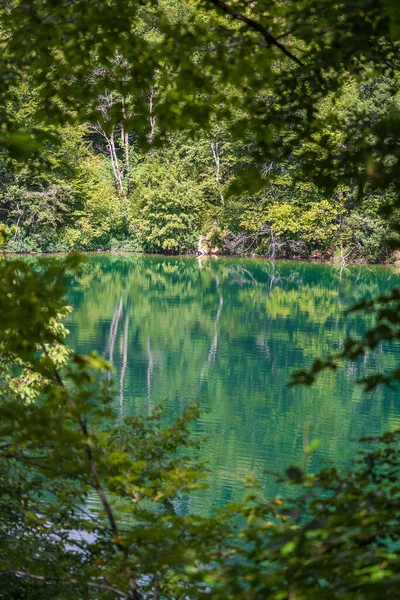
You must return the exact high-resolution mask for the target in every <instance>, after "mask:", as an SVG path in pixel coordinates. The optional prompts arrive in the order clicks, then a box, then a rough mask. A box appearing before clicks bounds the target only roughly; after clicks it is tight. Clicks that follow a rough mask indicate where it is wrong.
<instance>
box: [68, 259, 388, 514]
mask: <svg viewBox="0 0 400 600" xmlns="http://www.w3.org/2000/svg"><path fill="white" fill-rule="evenodd" d="M394 286H400V270H398V269H396V268H395V267H383V266H356V265H352V266H349V267H348V268H345V269H340V267H338V266H335V265H321V264H310V263H302V262H294V261H290V262H289V261H277V262H275V263H272V262H269V261H266V260H257V259H234V258H232V259H229V258H218V259H196V258H192V257H164V256H145V255H134V254H120V255H118V254H97V255H96V254H95V255H91V256H90V257H89V261H88V263H87V264H86V265H85V266H84V269H83V273H82V274H81V275H79V276H76V277H73V278H71V280H70V285H69V292H68V301H69V303H70V304H71V305H72V306H73V308H74V311H73V313H72V314H71V316H70V317H69V318H68V322H67V327H68V328H69V330H70V332H71V333H70V336H69V343H70V345H72V346H73V347H74V348H75V349H76V350H77V351H79V352H87V351H90V350H93V349H95V350H97V351H98V352H99V353H100V354H102V355H103V356H105V357H106V358H107V359H109V360H110V361H111V362H112V363H113V364H114V365H115V368H116V374H115V385H116V400H115V403H116V408H117V410H118V414H119V415H120V416H125V415H132V414H135V413H137V412H139V411H142V412H145V413H148V412H150V411H151V410H152V407H154V406H156V405H158V404H162V405H163V406H165V407H166V409H167V412H168V416H169V418H171V419H172V418H173V417H174V416H175V415H177V414H179V412H180V411H181V410H182V408H183V407H185V406H186V405H187V404H188V403H190V402H193V401H196V402H200V404H201V406H202V407H203V409H204V412H203V415H202V417H201V418H200V420H199V421H198V422H197V423H196V424H195V426H194V436H195V437H196V438H199V439H200V438H201V439H202V438H207V439H208V441H207V443H206V444H205V445H204V446H203V448H202V459H203V460H204V461H205V462H206V464H207V465H208V466H209V469H210V474H209V479H208V481H209V484H210V487H209V489H208V490H202V491H200V492H198V493H197V494H196V496H195V497H193V498H187V499H185V498H183V499H182V507H181V510H196V511H198V512H200V513H203V514H205V513H207V512H208V511H209V509H210V507H212V506H214V507H218V506H222V505H223V504H225V503H226V502H228V501H234V500H239V499H241V498H242V496H243V493H244V485H243V479H244V478H245V477H246V476H247V475H253V476H256V477H257V478H259V479H260V481H261V482H262V484H263V487H264V490H265V493H266V495H267V496H271V495H275V494H284V493H286V490H285V488H284V487H283V486H282V485H278V484H276V483H275V479H274V477H271V476H269V477H268V476H267V475H266V474H265V471H268V470H273V471H283V470H284V469H285V468H286V467H287V466H289V465H292V464H296V465H299V466H300V467H302V468H304V469H307V470H311V471H312V470H315V469H317V468H318V466H320V465H321V464H324V463H325V462H326V461H334V462H335V464H339V465H345V464H346V463H348V461H349V460H350V459H351V458H352V457H354V455H355V453H356V451H357V444H356V443H355V442H354V439H356V438H358V437H360V436H364V435H374V434H377V433H380V432H383V431H385V430H388V429H393V428H395V427H399V426H400V399H399V398H398V397H397V394H396V393H394V392H392V391H389V390H386V389H378V390H376V391H374V392H373V393H370V394H363V393H362V389H361V387H360V386H355V385H354V381H355V380H356V379H357V378H359V377H361V376H363V375H365V374H366V373H367V372H368V371H369V370H370V369H372V368H374V367H387V368H390V367H393V366H394V365H395V364H396V361H397V359H398V356H397V353H396V351H395V350H394V349H391V348H386V349H385V351H382V350H381V351H380V352H378V353H377V354H376V355H374V356H371V357H369V358H368V359H365V360H363V361H361V362H358V363H356V364H347V365H345V366H344V367H343V368H342V369H340V370H339V371H338V373H327V374H325V375H324V376H323V377H321V378H320V380H319V381H318V383H317V384H316V385H315V387H313V388H302V387H296V388H288V387H287V386H286V384H287V382H288V381H289V377H290V373H291V372H292V371H293V370H295V369H299V368H303V367H307V366H309V365H310V364H311V361H312V359H313V357H314V356H323V355H325V354H327V353H329V352H332V351H334V350H337V349H338V348H340V347H341V345H342V344H343V341H344V340H345V338H346V337H347V336H348V335H350V334H352V335H354V334H361V333H362V332H363V331H365V329H366V327H367V325H368V324H370V323H371V321H369V322H368V323H366V322H365V321H364V320H363V319H362V318H360V316H358V315H352V316H350V317H346V318H345V317H344V315H343V311H344V310H345V309H346V308H348V307H349V306H351V305H352V303H354V302H355V301H358V300H360V299H361V298H365V297H372V296H375V295H377V294H379V293H382V292H387V291H389V290H390V289H391V288H392V287H394ZM313 440H319V441H320V445H319V447H318V449H317V450H316V451H315V452H314V453H313V454H312V455H311V456H309V455H307V454H305V450H306V449H307V448H308V446H309V444H310V443H311V442H312V441H313Z"/></svg>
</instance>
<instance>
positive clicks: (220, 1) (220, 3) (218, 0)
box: [208, 0, 303, 66]
mask: <svg viewBox="0 0 400 600" xmlns="http://www.w3.org/2000/svg"><path fill="white" fill-rule="evenodd" d="M208 2H211V4H213V5H214V6H215V7H217V8H219V9H220V10H222V11H223V12H225V13H226V14H227V15H229V16H231V17H232V18H233V19H235V20H236V21H241V22H242V23H245V24H246V25H247V26H248V27H250V29H253V31H257V32H258V33H260V34H261V35H262V37H263V38H264V39H265V40H266V42H267V43H268V45H269V46H275V47H276V48H278V50H280V51H281V52H282V53H283V54H285V56H287V57H288V58H290V59H291V60H293V61H294V62H295V63H297V64H298V65H300V66H303V63H302V62H301V60H300V59H299V58H297V56H295V55H294V54H292V53H291V52H290V50H288V49H287V48H286V47H285V46H284V45H283V44H281V43H280V42H279V41H278V39H277V38H276V37H274V36H273V35H272V33H271V32H270V31H268V29H266V28H265V27H264V26H263V25H261V24H260V23H258V22H257V21H254V19H250V17H246V15H243V14H242V13H240V12H238V11H237V10H235V9H234V8H232V7H231V6H228V4H226V2H224V0H208Z"/></svg>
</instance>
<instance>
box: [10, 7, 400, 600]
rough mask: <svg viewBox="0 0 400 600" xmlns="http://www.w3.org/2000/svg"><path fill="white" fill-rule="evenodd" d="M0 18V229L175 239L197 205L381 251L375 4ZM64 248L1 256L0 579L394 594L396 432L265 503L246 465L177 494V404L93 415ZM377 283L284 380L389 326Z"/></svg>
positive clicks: (62, 590)
mask: <svg viewBox="0 0 400 600" xmlns="http://www.w3.org/2000/svg"><path fill="white" fill-rule="evenodd" d="M0 27H1V39H0V44H1V46H2V55H1V66H2V78H1V80H0V91H1V94H0V111H1V115H2V123H1V130H0V139H1V143H2V146H1V148H2V165H3V166H2V177H3V178H4V180H3V181H4V183H3V186H2V192H3V191H4V194H5V196H4V199H5V207H6V216H5V221H6V227H5V230H4V233H5V235H6V236H7V235H8V236H9V239H10V237H11V239H12V242H13V243H15V244H17V243H20V244H24V243H26V244H28V243H29V244H30V245H31V246H30V247H32V248H33V247H36V248H38V247H42V246H41V243H42V240H43V239H44V238H45V237H46V236H48V237H47V240H48V241H47V242H46V247H47V248H50V247H51V244H53V247H58V244H60V243H61V244H62V245H67V246H68V247H76V246H81V245H83V244H86V245H87V247H93V246H92V245H94V246H97V245H100V244H104V245H105V246H107V244H110V241H109V240H110V239H111V236H112V238H114V239H115V240H116V242H113V244H112V245H113V246H114V245H118V244H122V243H125V244H126V243H127V242H126V240H129V243H132V240H134V242H133V246H134V247H136V245H139V244H140V246H141V247H144V248H146V249H150V248H151V249H157V250H161V249H163V250H168V251H178V250H180V249H188V248H189V247H190V246H191V245H193V241H192V239H193V232H195V231H196V233H197V231H201V227H202V226H203V225H204V226H205V224H207V228H206V229H205V233H206V234H209V236H210V240H209V242H210V244H211V243H212V244H214V243H216V242H217V241H218V239H219V238H221V237H222V238H223V237H225V236H226V237H227V238H228V240H229V243H230V247H231V248H232V247H233V248H234V247H235V245H236V246H237V244H239V245H240V244H242V245H244V246H246V247H247V246H248V244H249V243H250V244H251V247H254V246H256V247H257V246H258V245H262V244H264V243H266V242H265V238H266V239H267V240H272V241H271V242H270V243H269V246H268V250H267V252H268V253H270V254H271V253H272V254H273V255H276V253H277V250H278V249H279V247H280V245H281V244H282V243H290V244H291V245H292V246H293V247H295V248H296V249H297V248H298V247H299V244H300V245H301V244H306V245H307V244H309V250H310V251H312V250H313V248H315V246H317V247H318V250H319V251H322V250H327V249H330V248H332V244H333V240H336V242H337V243H338V245H339V247H340V248H341V253H342V258H344V253H345V252H347V248H348V247H349V251H350V250H352V248H353V246H354V247H355V248H356V247H357V244H358V243H359V241H358V240H359V237H360V235H361V233H362V234H363V238H362V239H363V240H364V242H363V245H364V246H366V247H367V248H369V250H368V252H371V255H373V256H375V257H376V252H377V249H379V251H380V252H381V253H382V252H383V253H384V250H383V247H384V242H385V243H386V242H387V241H389V239H391V236H392V234H391V233H390V231H391V230H393V231H394V232H395V231H396V225H397V224H396V209H397V207H398V193H399V187H400V186H399V171H398V155H399V144H398V139H399V137H398V133H399V122H400V119H399V114H400V112H399V110H398V102H397V93H398V92H397V89H396V81H397V73H398V66H399V65H398V61H399V52H398V37H399V32H400V12H399V8H398V5H397V3H395V2H392V1H390V0H368V1H367V0H350V1H348V2H337V0H327V1H325V2H324V3H323V6H322V4H321V1H320V0H300V1H295V0H293V1H292V0H287V1H285V0H275V1H274V2H271V1H269V0H268V1H267V0H265V1H264V0H258V1H257V2H254V3H249V2H247V1H245V0H243V1H241V0H239V1H237V2H230V3H226V2H224V1H223V0H203V1H201V2H199V3H196V4H194V3H192V2H190V1H188V2H174V1H172V0H171V1H167V0H165V1H164V0H160V2H156V1H154V2H148V3H143V2H136V1H135V0H124V1H123V2H122V1H120V0H110V1H109V2H103V1H96V0H95V1H93V2H87V0H72V1H71V2H66V3H59V2H53V0H33V1H32V2H29V3H26V2H20V1H19V0H15V1H13V2H10V3H2V5H1V19H0ZM215 123H218V125H219V126H220V127H221V128H222V129H221V130H218V131H217V132H216V131H215V129H214V128H215V127H216V125H215ZM88 124H89V125H88ZM87 129H89V132H88V131H87ZM177 130H179V131H180V132H181V133H180V134H179V135H180V136H182V137H176V136H177V134H176V133H175V132H176V131H177ZM199 131H200V132H201V133H199ZM227 131H228V132H229V135H228V133H226V132H227ZM224 132H225V133H224ZM195 135H197V136H198V137H197V138H196V144H195V145H192V142H190V143H189V142H188V139H191V136H195ZM239 139H242V140H243V139H244V140H245V143H246V144H248V147H246V146H243V142H242V144H240V143H239V142H238V141H237V140H239ZM217 141H218V148H217ZM207 143H208V146H209V148H210V151H211V156H210V155H209V158H208V159H207V160H206V163H205V162H204V158H203V156H204V155H203V152H204V151H205V148H207ZM231 144H232V146H231ZM235 144H236V145H235ZM188 146H189V148H188ZM225 146H226V150H227V151H226V157H227V161H226V163H224V169H226V171H223V173H222V174H221V171H219V167H218V164H219V162H218V160H219V159H218V157H219V156H221V157H222V156H223V154H222V150H221V149H223V148H224V147H225ZM104 148H105V149H106V156H107V160H106V161H105V162H103V159H102V158H101V156H99V155H98V154H102V153H104ZM228 148H229V152H228ZM193 149H194V150H193ZM191 153H193V158H190V154H191ZM238 157H239V159H238ZM197 159H198V160H199V164H200V165H201V167H199V166H198V165H197V164H196V161H197ZM207 161H208V162H207ZM221 161H222V158H221ZM221 164H222V162H221ZM43 165H47V169H46V170H43V169H40V168H39V167H42V166H43ZM207 165H208V166H207ZM206 167H207V168H206ZM239 167H244V168H245V169H244V172H245V175H244V176H243V177H242V176H239V171H240V168H239ZM110 173H111V175H110ZM210 173H212V175H210ZM161 176H162V181H161V180H160V177H161ZM299 181H301V184H299ZM305 182H307V183H305ZM266 183H268V184H270V186H269V187H268V190H269V191H268V192H265V191H264V190H265V187H266ZM225 185H226V186H227V187H226V188H225ZM302 186H305V187H302ZM317 187H318V189H323V190H324V192H323V195H320V194H321V192H319V191H317ZM299 190H300V191H301V194H300V195H299V194H298V192H299ZM239 191H244V193H245V198H247V200H246V201H244V200H242V199H238V193H239ZM302 194H304V195H305V197H306V198H307V201H306V203H304V196H303V195H302ZM327 194H329V196H328V195H327ZM311 200H313V201H311ZM205 201H206V202H209V205H208V204H207V210H206V211H204V210H203V206H204V202H205ZM243 202H244V203H243ZM246 202H247V204H246ZM200 205H201V206H200ZM349 207H350V208H349ZM189 208H190V210H189ZM200 208H201V210H200ZM383 209H384V213H383V214H385V211H386V214H388V213H390V218H389V219H384V218H383V217H382V216H379V215H380V214H381V212H382V210H383ZM349 210H350V212H349ZM225 211H226V212H225ZM346 211H347V212H346ZM200 214H201V217H200ZM222 215H224V219H222ZM341 216H343V219H342V218H341ZM225 219H226V221H225ZM103 222H104V229H103ZM153 223H156V228H154V227H152V224H153ZM357 223H358V225H357ZM49 224H51V225H52V228H53V229H51V228H50V227H49ZM342 225H343V228H342ZM378 225H379V227H378ZM339 226H340V227H339ZM317 227H318V231H319V237H322V240H321V241H320V240H319V239H318V240H316V239H315V238H314V237H313V231H314V230H315V229H316V228H317ZM357 227H358V228H359V230H360V231H359V230H358V229H357ZM192 228H193V229H192ZM196 228H197V229H196ZM235 228H236V229H235ZM368 228H369V229H371V231H372V233H373V235H371V234H370V235H368ZM154 229H156V231H154ZM210 229H211V230H212V234H211V233H209V231H210ZM225 229H226V230H227V231H226V232H225ZM128 234H129V235H128ZM343 235H344V236H345V237H344V238H342V236H343ZM393 235H394V234H393ZM134 236H137V237H136V238H135V237H134ZM394 237H395V236H394ZM354 240H356V243H355V241H354ZM9 243H10V242H9ZM21 247H23V246H21ZM63 247H65V246H63ZM378 254H379V253H378ZM75 262H76V261H75V260H74V259H73V258H72V259H70V260H69V261H67V262H66V263H65V264H62V265H61V266H58V267H57V266H51V267H49V268H47V269H45V268H43V269H42V271H39V272H37V271H36V272H35V271H34V270H32V271H31V270H30V269H29V268H28V267H27V266H26V263H22V262H6V261H3V262H2V263H1V264H0V281H1V286H0V336H1V338H0V366H1V380H2V381H1V383H2V386H1V387H2V392H1V398H0V417H1V418H0V437H1V445H0V482H1V488H0V492H1V494H0V506H1V510H0V520H1V533H0V578H1V593H2V595H3V597H5V598H41V600H43V599H46V598H60V599H61V598H69V597H71V595H73V596H75V597H78V598H95V599H96V600H97V599H100V598H115V597H122V598H131V599H133V600H144V599H145V598H149V597H150V596H152V597H153V598H154V599H155V600H157V599H158V598H160V599H161V598H163V599H167V598H170V599H171V600H172V599H174V600H178V599H179V598H181V599H183V598H185V599H186V598H193V599H195V598H202V597H203V598H204V597H214V598H221V600H222V599H226V598H244V599H245V598H247V599H249V600H264V599H265V598H271V599H274V600H282V599H286V598H287V599H290V600H294V599H296V600H303V599H304V600H306V599H307V600H308V599H309V598H334V597H337V596H339V595H340V596H341V597H343V598H357V599H360V600H364V599H368V600H369V599H371V600H372V599H380V598H382V597H386V596H387V597H392V598H396V597H399V595H400V592H399V587H398V577H399V563H398V541H399V530H398V502H399V487H398V481H397V480H398V474H399V456H400V455H399V447H398V434H397V433H393V434H386V435H384V436H383V438H382V439H381V440H378V441H377V442H381V445H380V446H379V447H378V449H377V450H372V451H371V452H369V453H367V454H366V455H365V457H364V458H363V459H362V461H361V464H360V465H358V466H355V467H354V468H353V469H351V470H350V471H349V472H345V473H340V472H338V471H337V470H336V469H334V468H333V469H331V470H327V471H322V472H321V473H319V474H318V475H314V476H310V477H305V476H304V475H303V474H302V473H301V472H300V471H299V470H298V469H295V468H291V469H289V470H288V472H287V476H288V478H289V480H290V481H292V482H293V483H294V484H297V485H299V486H301V487H300V488H298V489H297V494H294V495H295V496H296V498H295V499H294V500H288V501H285V502H283V501H282V500H279V499H278V500H276V501H274V502H273V503H272V504H271V503H270V502H267V501H265V500H263V499H262V498H261V497H259V495H258V494H257V486H256V484H254V492H253V493H252V494H251V496H250V497H249V498H248V499H247V500H246V501H245V502H243V503H241V504H239V505H237V506H231V507H228V508H227V509H226V510H225V511H223V513H222V514H221V515H217V516H215V517H211V518H209V519H202V518H200V517H198V516H196V515H189V516H184V517H182V516H180V515H179V514H177V511H176V509H175V506H174V502H175V501H176V500H177V499H178V498H179V495H180V494H181V493H188V492H189V493H190V492H191V491H192V490H193V489H196V486H197V485H199V484H198V476H199V474H200V472H201V468H200V466H199V465H197V463H196V461H195V460H193V459H192V458H191V453H192V452H193V450H194V449H193V448H192V447H191V442H190V438H189V435H188V427H189V423H190V420H191V419H192V418H193V417H195V416H196V414H197V409H196V408H195V407H193V408H192V409H191V410H190V411H189V412H188V413H186V414H184V415H183V416H182V417H180V418H178V420H177V421H176V423H175V424H173V425H172V426H169V427H165V426H163V424H162V414H160V413H159V412H157V411H155V412H154V413H153V414H152V415H150V417H148V418H141V417H133V418H128V419H126V420H124V421H122V422H119V423H117V425H116V424H115V423H116V421H117V418H118V417H117V415H116V414H115V413H114V411H113V410H112V406H111V402H112V390H111V389H110V383H109V381H110V380H109V379H108V378H107V377H104V375H105V374H106V373H107V370H108V369H109V368H110V367H109V365H108V364H107V363H106V362H105V361H104V360H103V359H101V358H99V357H98V356H96V355H93V354H90V355H86V356H79V355H77V354H74V353H73V352H71V351H70V350H69V349H68V348H67V347H66V346H65V343H64V333H65V331H64V330H63V328H62V326H61V325H60V324H59V318H60V315H62V313H63V312H65V310H64V308H63V304H64V301H63V294H64V283H63V276H62V275H63V272H64V271H66V270H68V268H75V267H76V264H75ZM378 302H379V307H378V309H379V311H378V324H377V327H376V328H374V329H373V330H372V331H371V332H370V333H367V335H366V338H365V341H355V342H354V341H350V342H348V343H347V344H346V345H345V348H344V351H343V352H341V353H340V354H338V355H337V356H335V357H333V358H331V359H328V360H327V361H326V362H325V363H324V362H321V361H320V362H316V363H315V364H314V367H313V370H312V372H310V373H307V372H302V373H300V374H299V375H298V376H297V380H300V381H301V382H305V383H309V382H311V381H312V379H313V377H314V376H315V374H316V373H317V372H318V371H320V370H321V368H323V367H324V366H327V367H330V368H335V367H336V363H337V361H338V360H340V359H343V358H347V359H350V360H354V359H357V357H359V356H362V355H363V354H364V353H365V352H366V351H370V350H371V349H374V348H376V347H377V345H379V344H381V343H382V341H383V342H386V343H387V342H392V343H396V342H397V341H398V340H399V339H400V333H399V321H400V319H399V315H400V309H399V305H400V303H399V295H398V293H393V294H392V295H391V296H389V297H387V298H381V299H380V300H379V301H378ZM361 308H364V309H368V310H369V309H371V308H372V309H373V308H376V307H375V305H373V304H369V303H368V304H366V305H362V306H361ZM398 379H399V374H398V371H397V370H395V371H394V373H392V374H389V375H382V374H377V375H375V378H374V379H369V380H368V382H367V384H368V385H369V386H376V385H378V384H386V385H388V384H389V385H391V384H393V383H396V382H397V381H398ZM309 450H310V451H311V450H312V448H310V449H309ZM249 483H251V482H249ZM240 515H241V516H242V518H243V517H244V518H245V522H244V524H243V521H241V522H239V523H238V524H237V525H238V527H237V529H238V530H237V529H235V526H234V524H235V519H236V518H237V517H238V516H240Z"/></svg>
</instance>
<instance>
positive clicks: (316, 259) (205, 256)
mask: <svg viewBox="0 0 400 600" xmlns="http://www.w3.org/2000/svg"><path fill="white" fill-rule="evenodd" d="M1 254H2V255H3V256H51V255H54V256H57V255H63V254H83V255H89V254H136V255H142V256H164V257H168V258H173V257H187V258H197V259H204V260H206V259H216V260H218V259H220V258H238V259H239V258H243V259H254V260H265V261H269V262H275V261H293V262H309V263H316V264H326V265H343V266H346V265H370V266H371V265H376V266H378V265H381V266H392V267H400V260H395V259H393V260H386V261H374V262H372V261H368V260H366V259H354V260H348V259H346V260H344V261H342V260H341V259H340V257H338V258H336V257H330V258H323V257H316V256H294V255H292V256H279V257H274V258H271V257H268V256H265V255H262V254H255V253H251V254H227V253H221V254H218V253H212V254H201V253H200V252H182V253H176V254H175V253H174V254H173V253H168V254H167V253H162V252H139V251H137V250H102V249H96V250H49V251H48V252H46V251H41V252H35V251H26V252H23V251H22V252H15V251H11V250H3V251H1Z"/></svg>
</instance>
